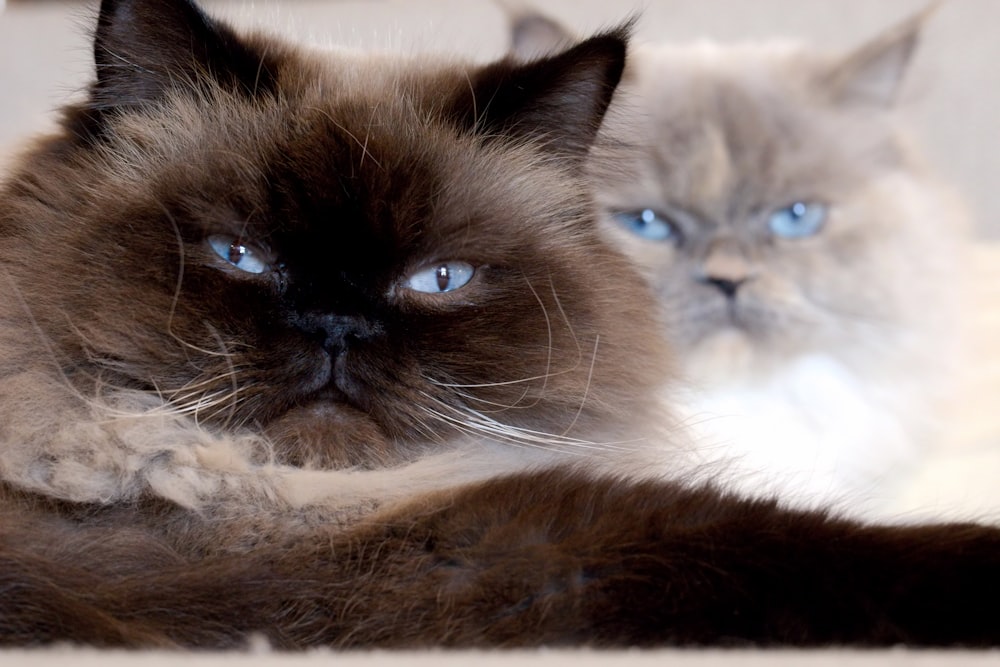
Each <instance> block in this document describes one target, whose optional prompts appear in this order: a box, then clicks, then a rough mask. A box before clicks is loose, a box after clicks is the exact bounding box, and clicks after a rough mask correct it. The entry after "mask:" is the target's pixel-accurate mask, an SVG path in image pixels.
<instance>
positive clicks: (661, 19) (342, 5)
mask: <svg viewBox="0 0 1000 667" xmlns="http://www.w3.org/2000/svg"><path fill="white" fill-rule="evenodd" d="M0 4H2V0H0ZM534 4H535V5H537V6H539V7H541V8H544V9H545V11H547V12H549V13H550V14H551V15H553V16H555V17H557V18H559V19H560V20H562V21H564V22H565V23H566V24H567V25H569V26H571V27H572V28H574V29H577V30H579V31H580V32H581V33H585V32H587V31H591V30H595V29H597V28H599V27H601V26H604V25H608V24H613V23H615V22H617V21H619V20H621V19H622V18H623V17H625V16H627V15H629V14H630V13H632V12H634V11H636V10H638V9H642V20H641V21H640V23H639V30H638V37H639V39H642V40H673V41H690V40H693V39H698V38H701V37H710V38H716V39H720V40H755V39H762V38H768V37H776V36H782V37H788V36H793V37H796V38H799V39H803V40H808V41H812V42H815V43H816V44H818V45H821V46H823V47H829V48H834V49H839V48H849V47H851V46H853V45H856V44H859V43H860V42H862V41H864V40H865V39H867V38H869V37H871V36H872V35H874V34H876V33H878V32H879V31H880V30H882V29H884V28H886V27H888V26H890V25H892V24H893V23H894V22H896V21H898V20H900V19H901V18H903V17H905V16H907V15H908V14H910V13H911V12H915V11H917V10H918V9H920V8H922V7H923V6H925V5H926V4H928V1H927V0H645V1H643V0H628V1H626V2H608V1H602V0H536V1H535V2H534ZM205 5H206V6H208V7H210V8H211V9H212V10H213V12H215V13H221V14H224V15H227V16H230V17H235V18H236V19H237V20H239V21H240V22H243V23H246V22H252V23H256V24H262V25H266V26H268V27H271V28H277V29H280V30H282V31H288V32H293V33H295V34H297V35H298V36H305V37H307V38H311V39H313V40H314V41H318V42H321V43H336V44H346V45H352V46H362V47H366V48H369V47H378V48H391V49H396V50H401V51H404V52H411V51H417V50H437V51H446V52H452V53H454V52H458V53H463V54H469V55H472V56H474V57H477V58H479V59H486V58H489V57H493V56H497V55H499V54H501V53H502V52H503V50H504V48H505V46H506V41H505V40H506V27H505V23H504V17H503V14H502V12H501V11H500V9H499V7H498V5H497V4H496V3H494V2H491V1H490V0H381V1H380V0H368V1H359V0H353V1H342V2H341V1H336V0H291V1H286V2H278V1H277V0H228V1H221V0H214V1H208V0H206V2H205ZM95 6H96V3H95V2H68V1H65V0H64V1H62V2H60V1H55V0H51V1H41V0H9V1H8V3H7V7H6V10H5V11H4V13H3V14H0V91H2V92H0V96H2V97H0V99H2V103H0V159H2V158H3V157H4V156H5V155H9V154H10V152H11V150H12V147H13V146H15V145H16V143H17V142H18V141H19V140H20V139H21V138H22V137H24V136H25V135H26V134H28V133H30V132H32V131H34V130H36V129H37V128H40V127H44V125H45V123H46V122H47V121H48V119H49V118H50V117H51V113H50V112H51V110H52V109H53V108H54V107H55V106H57V105H58V104H59V103H60V102H61V101H62V100H64V99H65V98H66V96H67V95H68V94H71V93H73V92H75V91H78V90H79V89H80V88H81V87H82V86H83V84H84V82H85V81H86V80H87V78H88V76H89V75H90V52H89V44H88V37H87V35H86V33H87V30H88V29H89V25H90V23H91V18H92V16H93V12H94V7H95ZM925 37H926V39H925V40H924V43H923V44H922V46H921V49H920V50H919V51H918V53H917V56H916V59H915V61H914V64H913V69H912V71H911V72H910V75H911V76H909V77H908V79H907V83H906V88H905V93H904V100H905V103H906V110H907V112H908V113H909V115H910V116H911V118H912V120H913V124H914V125H915V126H916V128H917V130H918V131H919V132H920V134H921V135H922V136H923V137H924V138H925V140H926V141H925V143H926V144H927V150H928V153H929V154H930V156H931V157H932V159H933V160H934V161H935V162H936V163H937V164H938V165H939V169H940V171H941V172H943V173H944V174H945V175H946V176H947V177H948V178H950V179H951V180H952V181H954V182H955V183H956V184H957V186H958V187H959V189H960V190H961V191H963V192H964V193H965V194H966V196H967V197H968V198H969V200H970V203H971V205H972V208H973V211H974V213H975V215H976V218H977V228H978V229H979V231H980V233H981V234H982V235H984V236H988V237H991V238H995V239H1000V197H995V196H994V191H995V190H997V189H998V188H1000V179H998V174H1000V0H950V1H949V2H945V3H944V5H943V7H942V8H941V10H940V11H939V12H938V14H937V15H936V16H935V17H934V19H933V20H932V21H931V23H930V24H929V26H928V28H927V31H926V35H925Z"/></svg>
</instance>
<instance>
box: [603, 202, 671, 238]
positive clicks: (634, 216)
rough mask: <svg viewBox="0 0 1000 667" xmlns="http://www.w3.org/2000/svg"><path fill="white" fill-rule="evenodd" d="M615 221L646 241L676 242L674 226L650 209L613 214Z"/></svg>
mask: <svg viewBox="0 0 1000 667" xmlns="http://www.w3.org/2000/svg"><path fill="white" fill-rule="evenodd" d="M615 220H617V221H618V222H619V223H620V224H621V225H622V227H624V228H625V229H627V230H629V231H630V232H632V233H633V234H635V235H636V236H638V237H639V238H643V239H646V240H647V241H676V240H677V238H678V233H677V228H676V227H674V224H673V223H672V222H670V221H669V220H667V219H666V218H664V217H663V216H661V215H660V214H659V213H657V212H656V211H654V210H653V209H651V208H644V209H642V210H641V211H623V212H621V213H615Z"/></svg>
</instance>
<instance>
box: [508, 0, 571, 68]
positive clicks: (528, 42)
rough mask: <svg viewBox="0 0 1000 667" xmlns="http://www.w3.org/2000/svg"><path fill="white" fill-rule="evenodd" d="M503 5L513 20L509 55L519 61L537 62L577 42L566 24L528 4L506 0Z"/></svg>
mask: <svg viewBox="0 0 1000 667" xmlns="http://www.w3.org/2000/svg"><path fill="white" fill-rule="evenodd" d="M500 4H501V6H502V7H503V9H504V11H505V12H506V13H507V17H508V19H509V20H510V49H509V51H508V53H510V55H512V56H513V57H515V58H517V59H519V60H534V59H535V58H538V57H540V56H544V55H549V54H552V53H555V52H556V51H560V50H562V49H564V48H566V47H567V46H568V45H570V44H572V43H573V42H574V41H576V40H575V38H574V36H573V34H572V33H571V32H570V31H569V30H567V29H566V28H565V27H563V25H562V24H560V23H559V22H557V21H556V20H554V19H552V18H550V17H548V16H545V15H544V14H541V13H539V12H538V11H536V10H534V9H532V8H530V7H528V6H527V5H521V4H520V3H515V2H514V0H504V1H503V2H501V3H500Z"/></svg>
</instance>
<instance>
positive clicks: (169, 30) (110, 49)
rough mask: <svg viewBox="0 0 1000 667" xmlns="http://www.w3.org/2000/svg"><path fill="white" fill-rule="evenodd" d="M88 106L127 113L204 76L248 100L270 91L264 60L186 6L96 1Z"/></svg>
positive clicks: (179, 0) (175, 1) (160, 0)
mask: <svg viewBox="0 0 1000 667" xmlns="http://www.w3.org/2000/svg"><path fill="white" fill-rule="evenodd" d="M94 61H95V64H96V66H97V81H96V83H95V84H94V87H93V89H92V95H91V97H92V100H91V102H92V106H93V108H94V109H95V110H100V109H104V108H121V107H134V106H141V105H143V104H147V103H149V102H153V101H156V100H158V99H160V98H161V97H162V96H163V95H164V93H165V92H166V91H167V90H169V89H171V88H174V87H187V88H192V87H197V86H198V84H199V82H201V81H205V80H206V77H210V78H211V79H212V80H214V81H215V82H216V83H219V84H222V85H223V86H226V87H231V88H234V89H237V90H243V91H246V92H247V93H250V94H252V93H254V92H257V91H259V90H262V89H266V88H268V87H269V86H270V85H271V76H272V75H271V71H270V67H269V63H268V62H267V58H266V57H265V54H262V53H258V52H257V51H256V50H255V49H254V48H252V47H251V46H249V45H248V44H246V43H245V42H244V41H242V40H241V39H240V38H239V37H238V36H237V35H236V34H235V33H234V32H233V31H232V30H231V29H230V28H229V27H228V26H226V25H224V24H222V23H219V22H217V21H213V20H212V19H210V18H209V17H208V16H206V15H205V14H204V13H203V12H202V11H201V10H200V9H199V8H198V7H197V6H196V5H195V4H194V3H192V2H190V1H189V0H102V2H101V9H100V15H99V17H98V21H97V31H96V34H95V37H94Z"/></svg>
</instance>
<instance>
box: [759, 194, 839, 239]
mask: <svg viewBox="0 0 1000 667" xmlns="http://www.w3.org/2000/svg"><path fill="white" fill-rule="evenodd" d="M824 222H826V206H824V205H823V204H815V203H809V202H801V201H797V202H795V203H794V204H792V205H791V206H786V207H785V208H781V209H778V210H777V211H775V212H774V213H772V214H771V217H770V219H768V221H767V224H768V226H769V227H770V228H771V231H772V232H773V233H774V234H775V235H776V236H780V237H782V238H785V239H801V238H804V237H806V236H812V235H814V234H816V233H817V232H818V231H819V230H820V229H822V227H823V223H824Z"/></svg>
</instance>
